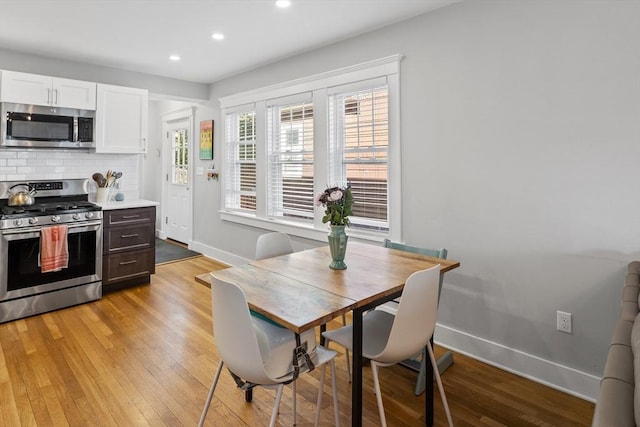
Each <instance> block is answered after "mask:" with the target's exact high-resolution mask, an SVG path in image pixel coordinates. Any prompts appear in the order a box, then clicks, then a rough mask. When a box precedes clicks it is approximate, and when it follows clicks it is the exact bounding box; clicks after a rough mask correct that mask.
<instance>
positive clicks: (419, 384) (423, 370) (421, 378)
mask: <svg viewBox="0 0 640 427" xmlns="http://www.w3.org/2000/svg"><path fill="white" fill-rule="evenodd" d="M426 380H427V352H426V351H425V350H422V360H421V361H420V370H419V371H418V379H417V380H416V389H415V390H414V394H415V395H416V396H420V395H421V394H422V392H423V391H424V389H425V387H426V384H425V383H426Z"/></svg>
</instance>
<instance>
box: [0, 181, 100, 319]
mask: <svg viewBox="0 0 640 427" xmlns="http://www.w3.org/2000/svg"><path fill="white" fill-rule="evenodd" d="M18 184H25V185H23V186H22V187H24V188H30V189H32V191H31V193H33V192H34V191H35V201H34V203H33V204H31V205H26V206H9V201H10V200H11V201H13V200H14V199H12V198H11V196H12V191H13V190H11V188H12V187H16V186H18ZM18 188H20V187H18ZM88 194H89V180H88V179H69V180H57V181H15V182H0V322H7V321H10V320H14V319H19V318H22V317H26V316H31V315H34V314H38V313H44V312H47V311H51V310H56V309H59V308H63V307H68V306H71V305H75V304H80V303H83V302H87V301H92V300H96V299H99V298H101V297H102V282H101V278H102V210H101V208H100V206H97V205H95V204H93V203H91V202H89V201H88ZM12 204H14V203H12ZM62 224H64V225H66V230H67V231H66V232H67V246H68V262H67V266H66V267H64V268H61V269H59V270H57V271H50V272H43V271H42V270H43V268H41V266H40V245H41V238H42V235H43V229H44V228H47V227H52V226H57V225H62Z"/></svg>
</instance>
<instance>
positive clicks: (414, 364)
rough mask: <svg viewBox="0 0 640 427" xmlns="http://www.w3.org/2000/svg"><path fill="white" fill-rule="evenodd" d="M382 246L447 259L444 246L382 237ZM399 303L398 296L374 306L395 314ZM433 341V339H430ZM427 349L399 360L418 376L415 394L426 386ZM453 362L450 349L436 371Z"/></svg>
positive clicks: (442, 277) (439, 293)
mask: <svg viewBox="0 0 640 427" xmlns="http://www.w3.org/2000/svg"><path fill="white" fill-rule="evenodd" d="M384 247H385V248H390V249H398V250H401V251H405V252H411V253H414V254H421V255H426V256H430V257H435V258H440V259H447V255H448V251H447V250H446V249H445V248H440V249H431V248H422V247H417V246H410V245H406V244H404V243H398V242H392V241H391V240H389V239H384ZM443 279H444V276H443V275H442V274H441V275H440V282H439V284H438V304H439V302H440V296H441V295H442V283H443ZM399 303H400V298H397V299H395V300H393V301H389V302H386V303H384V304H382V305H380V306H379V307H376V310H383V311H387V312H389V313H391V314H393V315H395V314H396V311H397V309H398V304H399ZM431 342H432V343H433V339H432V340H431ZM427 358H428V356H427V351H426V350H425V349H422V351H421V352H420V354H419V355H416V356H414V357H411V358H409V359H406V360H404V361H402V362H401V364H402V365H403V366H406V367H408V368H410V369H413V370H415V371H417V372H418V378H417V379H416V386H415V389H414V393H415V395H416V396H419V395H420V394H422V392H423V391H424V390H425V388H426V374H427ZM440 361H442V365H440ZM452 362H453V354H452V353H451V352H450V351H447V353H445V355H443V356H441V357H440V359H439V360H438V363H439V365H438V372H440V374H442V372H444V370H445V369H447V367H448V366H449V365H450V364H451V363H452Z"/></svg>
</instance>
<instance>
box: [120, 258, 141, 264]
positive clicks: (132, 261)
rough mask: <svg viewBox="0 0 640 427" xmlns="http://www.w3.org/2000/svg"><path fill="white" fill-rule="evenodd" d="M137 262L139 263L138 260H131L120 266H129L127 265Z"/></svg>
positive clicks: (123, 262)
mask: <svg viewBox="0 0 640 427" xmlns="http://www.w3.org/2000/svg"><path fill="white" fill-rule="evenodd" d="M136 262H138V261H137V260H135V259H134V260H131V261H122V262H121V263H120V265H127V264H135V263H136Z"/></svg>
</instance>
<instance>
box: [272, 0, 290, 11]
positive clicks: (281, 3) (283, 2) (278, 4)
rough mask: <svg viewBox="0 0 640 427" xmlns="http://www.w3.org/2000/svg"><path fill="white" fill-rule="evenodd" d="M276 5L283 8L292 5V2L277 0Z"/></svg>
mask: <svg viewBox="0 0 640 427" xmlns="http://www.w3.org/2000/svg"><path fill="white" fill-rule="evenodd" d="M276 6H277V7H279V8H281V9H286V8H287V7H289V6H291V2H290V1H289V0H278V1H276Z"/></svg>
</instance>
